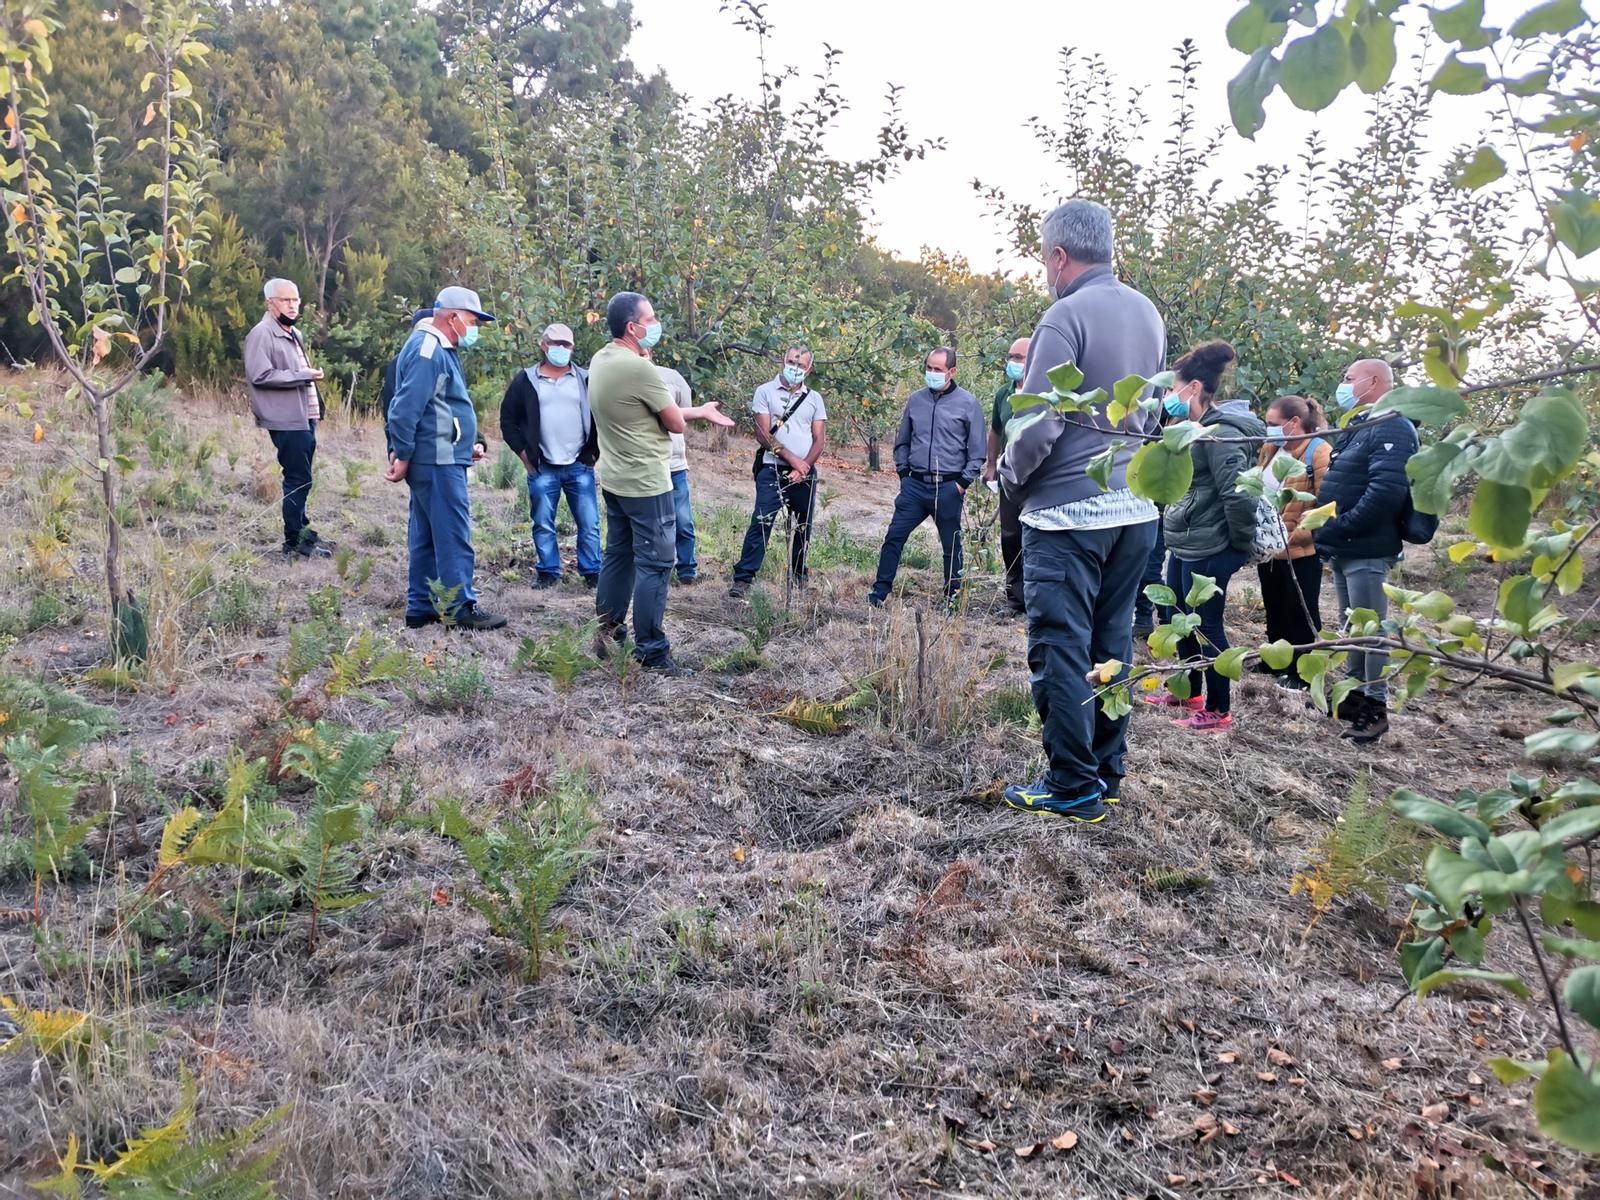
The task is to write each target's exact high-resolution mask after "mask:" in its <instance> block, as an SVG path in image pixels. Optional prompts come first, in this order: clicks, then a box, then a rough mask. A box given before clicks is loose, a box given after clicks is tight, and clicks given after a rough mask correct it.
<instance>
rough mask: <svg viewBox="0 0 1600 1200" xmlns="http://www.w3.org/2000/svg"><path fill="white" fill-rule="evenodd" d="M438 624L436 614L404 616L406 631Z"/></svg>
mask: <svg viewBox="0 0 1600 1200" xmlns="http://www.w3.org/2000/svg"><path fill="white" fill-rule="evenodd" d="M438 623H439V614H438V613H420V614H417V613H407V614H406V628H407V629H422V628H424V627H425V626H428V625H437V624H438Z"/></svg>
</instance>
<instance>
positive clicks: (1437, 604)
mask: <svg viewBox="0 0 1600 1200" xmlns="http://www.w3.org/2000/svg"><path fill="white" fill-rule="evenodd" d="M1407 607H1409V608H1410V609H1411V610H1412V611H1413V612H1416V613H1421V614H1422V615H1423V616H1425V617H1427V618H1428V620H1430V621H1442V620H1444V619H1445V618H1446V617H1448V616H1449V615H1450V614H1451V613H1453V612H1454V611H1455V609H1456V602H1455V600H1454V599H1452V598H1451V597H1450V596H1448V595H1446V594H1445V593H1444V592H1429V593H1428V594H1427V595H1425V596H1421V597H1418V598H1417V599H1416V600H1414V601H1412V602H1411V604H1410V605H1408V606H1407Z"/></svg>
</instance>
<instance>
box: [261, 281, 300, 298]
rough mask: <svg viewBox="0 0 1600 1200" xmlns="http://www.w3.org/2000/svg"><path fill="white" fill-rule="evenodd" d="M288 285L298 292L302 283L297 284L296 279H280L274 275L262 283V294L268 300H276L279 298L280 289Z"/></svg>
mask: <svg viewBox="0 0 1600 1200" xmlns="http://www.w3.org/2000/svg"><path fill="white" fill-rule="evenodd" d="M286 287H292V288H293V289H294V290H295V291H297V292H298V291H299V290H300V285H299V284H297V283H296V282H295V281H294V280H292V279H279V278H277V277H276V276H274V277H273V278H271V279H269V280H267V281H266V282H265V283H263V284H262V285H261V294H262V295H263V296H265V297H266V298H267V299H268V300H276V299H278V296H277V292H278V290H279V289H280V288H286Z"/></svg>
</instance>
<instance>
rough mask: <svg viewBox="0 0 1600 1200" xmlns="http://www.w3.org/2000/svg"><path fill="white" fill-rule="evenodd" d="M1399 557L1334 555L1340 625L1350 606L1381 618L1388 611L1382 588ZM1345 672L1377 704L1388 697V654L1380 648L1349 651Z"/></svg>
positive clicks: (1332, 564) (1333, 565) (1334, 586)
mask: <svg viewBox="0 0 1600 1200" xmlns="http://www.w3.org/2000/svg"><path fill="white" fill-rule="evenodd" d="M1399 561H1400V560H1399V559H1398V558H1335V559H1333V560H1332V561H1331V562H1330V564H1329V565H1330V566H1331V567H1332V568H1333V591H1334V594H1335V595H1336V596H1338V598H1339V624H1340V625H1343V624H1344V623H1345V621H1346V620H1347V619H1348V617H1349V614H1350V610H1351V609H1353V608H1370V609H1371V610H1372V611H1373V612H1375V613H1377V614H1378V619H1379V620H1380V621H1381V620H1383V618H1384V617H1385V616H1386V615H1387V614H1388V612H1389V597H1388V595H1387V594H1385V592H1384V590H1383V584H1384V580H1386V579H1387V578H1388V577H1389V568H1390V567H1392V566H1394V565H1395V563H1397V562H1399ZM1349 664H1350V665H1349V667H1348V668H1347V671H1348V674H1349V676H1350V678H1352V679H1359V680H1361V687H1360V688H1358V689H1357V690H1358V691H1360V692H1362V693H1363V694H1364V695H1366V696H1367V697H1368V698H1369V699H1372V700H1376V701H1378V702H1379V703H1380V704H1381V703H1387V702H1388V699H1389V681H1388V680H1387V679H1385V678H1384V676H1383V669H1384V668H1385V667H1387V666H1388V665H1389V655H1388V654H1387V653H1386V652H1385V651H1382V650H1365V651H1363V650H1352V651H1351V652H1350V660H1349Z"/></svg>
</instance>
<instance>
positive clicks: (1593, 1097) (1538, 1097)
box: [1533, 1050, 1600, 1154]
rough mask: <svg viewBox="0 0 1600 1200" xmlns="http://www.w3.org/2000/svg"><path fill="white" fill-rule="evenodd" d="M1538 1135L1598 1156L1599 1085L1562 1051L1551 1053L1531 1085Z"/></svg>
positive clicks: (1599, 1142) (1599, 1137)
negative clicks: (1539, 1074) (1542, 1073)
mask: <svg viewBox="0 0 1600 1200" xmlns="http://www.w3.org/2000/svg"><path fill="white" fill-rule="evenodd" d="M1533 1114H1534V1117H1535V1118H1536V1119H1537V1121H1538V1123H1539V1132H1541V1133H1543V1134H1546V1135H1547V1136H1549V1137H1553V1138H1555V1139H1556V1140H1557V1141H1560V1142H1565V1143H1566V1144H1567V1145H1569V1146H1571V1147H1573V1148H1574V1149H1576V1150H1582V1151H1583V1152H1584V1153H1585V1154H1600V1084H1597V1083H1596V1082H1595V1081H1594V1079H1593V1078H1592V1077H1591V1076H1590V1075H1589V1074H1588V1073H1587V1072H1586V1071H1584V1070H1583V1069H1582V1068H1581V1067H1579V1066H1578V1064H1577V1063H1575V1062H1573V1061H1572V1059H1570V1058H1568V1057H1567V1055H1566V1053H1565V1052H1564V1051H1561V1050H1552V1051H1550V1055H1549V1059H1548V1065H1547V1066H1546V1067H1545V1072H1544V1078H1542V1079H1540V1080H1539V1082H1538V1083H1536V1084H1534V1085H1533Z"/></svg>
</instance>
